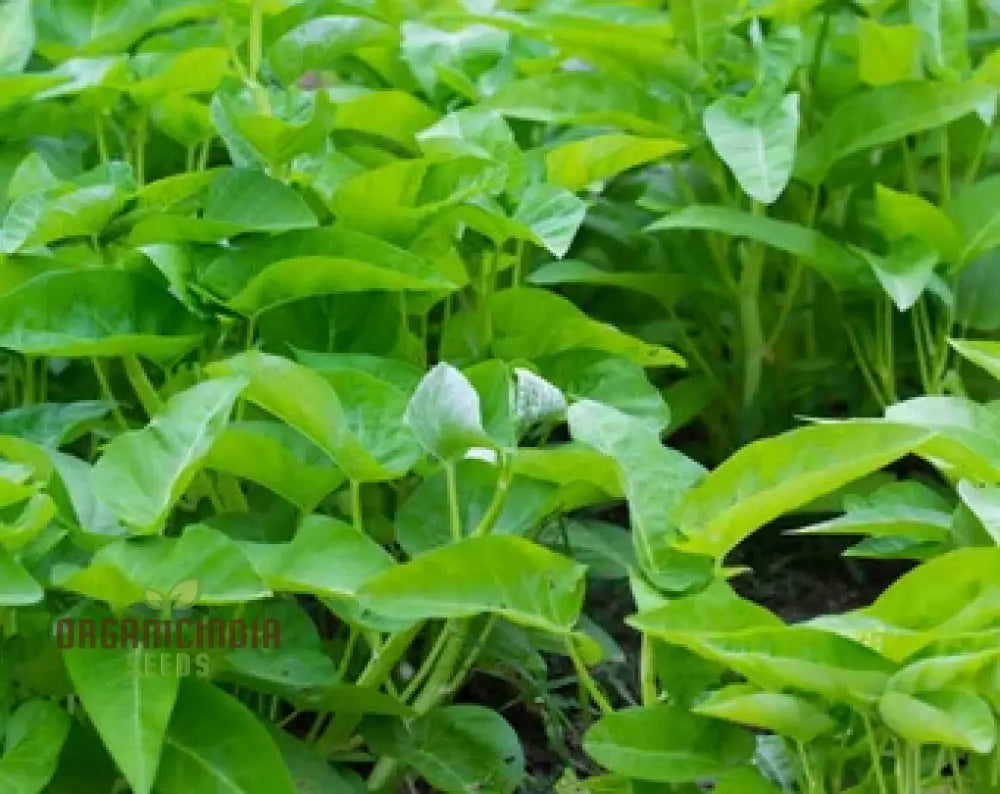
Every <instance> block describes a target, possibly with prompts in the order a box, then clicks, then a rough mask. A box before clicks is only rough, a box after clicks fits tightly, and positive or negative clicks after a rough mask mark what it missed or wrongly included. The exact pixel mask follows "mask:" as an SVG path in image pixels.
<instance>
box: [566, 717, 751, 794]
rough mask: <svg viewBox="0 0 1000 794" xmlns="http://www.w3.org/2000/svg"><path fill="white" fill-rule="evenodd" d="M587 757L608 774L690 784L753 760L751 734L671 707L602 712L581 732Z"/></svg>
mask: <svg viewBox="0 0 1000 794" xmlns="http://www.w3.org/2000/svg"><path fill="white" fill-rule="evenodd" d="M584 749H585V750H586V751H587V755H589V756H590V757H591V758H593V759H594V760H595V761H597V762H598V763H599V764H601V766H603V767H605V768H607V769H610V770H611V771H612V772H618V773H619V774H623V775H628V776H629V777H633V778H637V779H639V780H651V781H657V782H664V783H685V782H695V781H698V780H701V779H704V778H709V777H714V776H716V775H718V774H720V773H722V772H725V771H726V770H728V769H731V768H733V767H737V766H742V765H744V764H747V763H749V761H750V759H751V758H752V757H753V751H754V741H753V736H752V734H750V733H749V732H747V731H744V730H741V729H740V728H737V727H735V726H732V725H727V724H726V723H724V722H720V721H718V720H712V719H708V718H707V717H700V716H698V715H696V714H691V713H690V712H687V711H685V710H683V709H680V708H677V707H674V706H665V705H660V706H651V707H647V708H631V709H625V710H624V711H619V712H615V713H614V714H608V715H606V716H604V717H602V718H601V720H600V721H599V722H598V723H597V724H596V725H594V727H592V728H591V729H590V730H589V731H587V734H586V736H585V737H584Z"/></svg>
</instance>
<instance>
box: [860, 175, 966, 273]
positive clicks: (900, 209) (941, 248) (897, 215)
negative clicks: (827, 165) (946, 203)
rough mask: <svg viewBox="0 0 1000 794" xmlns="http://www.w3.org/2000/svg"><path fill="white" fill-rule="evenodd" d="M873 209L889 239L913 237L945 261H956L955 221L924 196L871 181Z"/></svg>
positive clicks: (959, 243)
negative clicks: (873, 197)
mask: <svg viewBox="0 0 1000 794" xmlns="http://www.w3.org/2000/svg"><path fill="white" fill-rule="evenodd" d="M875 210H876V212H877V213H878V219H879V224H880V225H881V227H882V233H883V234H884V235H885V236H886V237H888V238H889V239H890V240H903V239H905V238H907V237H916V238H918V239H920V240H923V241H924V242H925V243H927V244H928V245H930V246H932V247H933V248H934V249H935V250H936V251H937V252H938V254H939V255H940V256H941V258H942V259H944V260H945V261H948V262H957V261H959V258H960V257H961V250H962V240H961V237H959V233H958V230H957V229H956V228H955V224H954V223H953V222H952V220H951V219H950V218H949V217H948V215H947V214H945V213H944V212H943V211H942V210H940V209H938V208H937V207H936V206H934V205H933V204H931V203H930V202H929V201H927V199H925V198H923V197H922V196H918V195H916V194H914V193H903V192H900V191H896V190H893V189H892V188H888V187H886V186H885V185H875Z"/></svg>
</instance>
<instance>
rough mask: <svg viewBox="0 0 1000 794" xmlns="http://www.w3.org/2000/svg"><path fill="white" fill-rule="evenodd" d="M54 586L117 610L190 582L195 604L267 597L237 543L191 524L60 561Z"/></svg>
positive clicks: (268, 593) (236, 601)
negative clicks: (169, 534) (171, 534)
mask: <svg viewBox="0 0 1000 794" xmlns="http://www.w3.org/2000/svg"><path fill="white" fill-rule="evenodd" d="M51 578H52V583H53V585H55V586H56V587H58V588H60V589H64V590H68V591H70V592H75V593H80V594H81V595H85V596H88V597H89V598H93V599H96V600H99V601H105V602H107V603H108V604H110V605H111V606H112V607H113V608H114V609H116V610H121V609H123V608H124V607H127V606H130V605H132V604H137V603H141V602H142V601H144V600H146V597H147V595H148V593H149V592H150V591H153V592H155V593H159V594H161V595H165V594H169V593H171V592H172V591H173V590H174V588H175V587H177V586H178V585H180V584H182V583H184V582H193V583H194V590H195V597H194V599H193V600H194V601H195V602H196V603H199V604H207V605H214V604H232V603H240V602H242V601H253V600H256V599H260V598H267V597H268V596H269V595H271V591H270V590H268V588H267V587H266V586H265V585H264V583H263V582H262V581H261V580H260V578H259V577H258V575H257V573H256V572H255V571H254V568H253V566H252V565H251V563H250V560H249V559H248V558H247V556H246V555H245V554H244V553H243V551H242V550H241V548H240V546H239V545H237V543H236V542H235V541H233V540H230V539H229V538H228V537H227V536H225V535H223V534H222V533H221V532H219V531H218V530H214V529H211V528H209V527H207V526H203V525H198V524H196V525H194V526H189V527H187V528H186V529H185V530H184V533H183V534H182V535H181V537H179V538H164V537H152V538H131V539H127V540H117V541H115V542H113V543H111V544H109V545H107V546H105V547H104V548H102V549H101V550H100V551H98V552H97V553H96V554H95V555H94V556H93V558H92V559H91V560H90V562H89V564H87V565H85V566H80V565H74V564H69V563H58V564H56V565H55V566H54V568H53V570H52V574H51Z"/></svg>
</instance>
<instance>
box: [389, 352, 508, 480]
mask: <svg viewBox="0 0 1000 794" xmlns="http://www.w3.org/2000/svg"><path fill="white" fill-rule="evenodd" d="M405 421H406V423H407V424H408V425H409V426H410V428H411V429H412V430H413V433H414V434H415V435H416V437H417V439H418V440H419V441H420V443H421V444H422V445H423V447H424V448H425V449H426V450H427V451H428V452H430V453H431V454H433V455H434V456H436V457H437V458H439V459H440V460H443V461H447V462H453V461H455V460H457V459H458V458H460V457H462V456H463V455H464V454H465V453H466V452H468V450H469V449H471V448H473V447H487V448H491V447H493V445H494V444H493V441H492V440H491V439H490V438H489V436H487V435H486V430H485V429H484V428H483V422H482V418H481V414H480V406H479V395H478V394H477V393H476V390H475V389H474V388H473V387H472V384H471V383H469V381H468V379H467V378H466V377H465V376H464V375H463V374H462V373H461V372H459V371H458V370H457V369H455V368H454V367H452V366H451V365H449V364H445V363H440V364H438V365H437V366H435V367H434V369H432V370H431V371H430V372H428V373H427V375H426V376H424V378H423V380H421V381H420V385H419V386H417V390H416V391H415V392H414V393H413V396H412V397H411V398H410V402H409V404H408V405H407V406H406V415H405Z"/></svg>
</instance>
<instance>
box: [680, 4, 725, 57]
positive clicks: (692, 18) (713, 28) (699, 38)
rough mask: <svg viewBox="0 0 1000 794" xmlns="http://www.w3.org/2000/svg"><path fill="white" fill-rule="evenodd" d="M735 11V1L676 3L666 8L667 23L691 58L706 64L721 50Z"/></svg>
mask: <svg viewBox="0 0 1000 794" xmlns="http://www.w3.org/2000/svg"><path fill="white" fill-rule="evenodd" d="M739 9H740V5H739V3H738V2H736V0H679V2H676V3H674V4H673V5H671V6H670V21H671V23H673V26H674V27H675V28H676V30H677V35H678V36H679V37H680V39H681V40H682V41H683V42H684V43H685V44H686V45H687V47H688V49H689V50H690V51H691V52H692V54H693V55H694V57H695V58H697V59H698V61H699V62H701V63H702V64H705V65H708V64H711V63H712V62H713V59H714V58H715V57H716V56H717V55H718V53H719V51H720V50H721V49H722V47H723V45H724V43H725V39H726V33H727V31H728V30H729V28H730V27H731V26H732V25H733V24H734V23H735V21H736V20H735V19H734V18H733V17H734V16H735V15H736V13H737V12H738V11H739Z"/></svg>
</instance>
